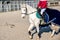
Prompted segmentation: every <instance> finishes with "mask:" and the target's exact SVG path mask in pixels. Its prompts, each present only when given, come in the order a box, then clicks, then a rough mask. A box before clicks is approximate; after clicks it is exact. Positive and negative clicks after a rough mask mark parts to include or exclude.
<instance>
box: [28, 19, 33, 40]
mask: <svg viewBox="0 0 60 40" xmlns="http://www.w3.org/2000/svg"><path fill="white" fill-rule="evenodd" d="M29 22H30V26H29V28H28V34H29V38H30V39H32V38H33V37H32V34H31V30H32V29H33V27H34V23H33V21H32V20H31V19H29Z"/></svg>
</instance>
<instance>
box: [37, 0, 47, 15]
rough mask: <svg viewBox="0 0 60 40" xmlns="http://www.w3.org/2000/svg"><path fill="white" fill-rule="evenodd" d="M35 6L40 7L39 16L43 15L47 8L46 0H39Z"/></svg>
mask: <svg viewBox="0 0 60 40" xmlns="http://www.w3.org/2000/svg"><path fill="white" fill-rule="evenodd" d="M37 8H38V9H41V11H39V13H40V14H41V16H43V13H44V12H45V10H46V8H47V0H40V1H39V2H38V5H37Z"/></svg>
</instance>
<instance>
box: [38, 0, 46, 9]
mask: <svg viewBox="0 0 60 40" xmlns="http://www.w3.org/2000/svg"><path fill="white" fill-rule="evenodd" d="M37 7H40V8H47V1H43V0H41V1H39V3H38V5H37Z"/></svg>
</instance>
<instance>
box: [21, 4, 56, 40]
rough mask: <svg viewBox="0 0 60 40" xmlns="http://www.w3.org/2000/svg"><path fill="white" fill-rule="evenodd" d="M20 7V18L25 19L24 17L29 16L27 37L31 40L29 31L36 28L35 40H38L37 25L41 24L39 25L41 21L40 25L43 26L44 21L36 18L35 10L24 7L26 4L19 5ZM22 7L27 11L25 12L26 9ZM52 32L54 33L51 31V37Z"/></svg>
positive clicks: (27, 6)
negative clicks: (36, 39) (36, 35)
mask: <svg viewBox="0 0 60 40" xmlns="http://www.w3.org/2000/svg"><path fill="white" fill-rule="evenodd" d="M21 6H22V7H21V12H22V15H21V17H22V18H25V16H26V15H29V23H30V26H29V28H28V33H29V37H30V38H32V34H31V31H32V29H33V28H34V27H36V29H37V34H38V37H37V38H38V40H39V38H40V32H39V24H41V23H40V21H41V20H42V24H44V23H45V22H44V20H43V19H42V18H38V17H37V16H36V11H37V10H36V9H35V8H32V7H31V6H29V5H26V4H23V5H21ZM24 6H26V8H27V11H26V8H25V7H24ZM47 20H49V16H48V17H47ZM54 32H55V29H54V30H53V32H52V34H51V36H53V35H54Z"/></svg>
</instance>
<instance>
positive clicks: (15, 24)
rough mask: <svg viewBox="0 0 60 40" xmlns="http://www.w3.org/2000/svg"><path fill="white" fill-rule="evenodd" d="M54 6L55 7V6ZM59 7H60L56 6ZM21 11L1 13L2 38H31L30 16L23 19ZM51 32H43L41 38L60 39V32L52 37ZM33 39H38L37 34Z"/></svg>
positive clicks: (0, 32) (47, 39)
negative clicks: (29, 32)
mask: <svg viewBox="0 0 60 40" xmlns="http://www.w3.org/2000/svg"><path fill="white" fill-rule="evenodd" d="M53 8H54V7H53ZM55 8H58V10H59V8H60V7H55ZM20 16H21V13H20V11H13V12H4V13H0V40H31V39H29V38H28V32H27V30H28V27H29V22H28V17H27V16H26V18H25V19H22V18H21V17H20ZM45 30H47V29H45ZM50 35H51V32H43V33H42V34H41V38H40V39H41V40H60V33H59V34H57V35H55V36H54V37H53V38H50ZM32 40H36V34H35V35H34V37H33V39H32Z"/></svg>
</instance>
